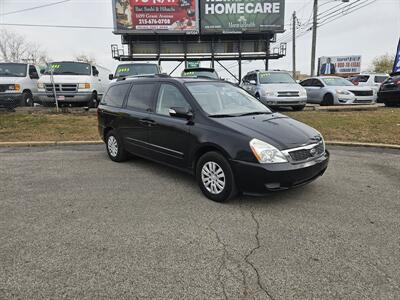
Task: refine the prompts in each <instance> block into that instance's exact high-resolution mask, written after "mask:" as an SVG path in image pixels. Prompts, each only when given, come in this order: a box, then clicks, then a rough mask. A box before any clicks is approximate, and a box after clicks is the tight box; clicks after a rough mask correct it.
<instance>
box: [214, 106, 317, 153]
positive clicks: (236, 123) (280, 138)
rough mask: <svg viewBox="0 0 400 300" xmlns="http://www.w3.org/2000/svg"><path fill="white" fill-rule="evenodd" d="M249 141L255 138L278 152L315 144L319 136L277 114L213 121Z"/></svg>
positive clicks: (302, 125) (315, 131) (301, 124)
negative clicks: (245, 137)
mask: <svg viewBox="0 0 400 300" xmlns="http://www.w3.org/2000/svg"><path fill="white" fill-rule="evenodd" d="M215 121H217V122H218V123H220V124H222V125H225V126H226V127H229V128H230V129H233V130H235V131H237V132H239V133H241V134H243V135H246V136H248V137H249V140H251V139H253V138H256V139H259V140H261V141H264V142H267V143H269V144H271V145H273V146H274V147H276V148H278V149H279V150H285V149H291V148H296V147H301V146H305V145H308V144H313V143H316V142H317V141H318V140H319V139H318V136H319V135H320V134H319V132H318V131H317V130H315V129H314V128H312V127H310V126H308V125H306V124H304V123H301V122H299V121H296V120H294V119H291V118H289V117H287V116H285V115H282V114H279V113H273V114H269V115H267V114H265V115H253V116H243V117H231V118H220V119H215Z"/></svg>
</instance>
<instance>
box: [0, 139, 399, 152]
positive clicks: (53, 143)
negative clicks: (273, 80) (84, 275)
mask: <svg viewBox="0 0 400 300" xmlns="http://www.w3.org/2000/svg"><path fill="white" fill-rule="evenodd" d="M103 143H104V142H103V141H101V140H97V141H43V142H40V141H33V142H0V148H1V147H41V146H74V145H101V144H103ZM325 143H326V145H329V146H347V147H368V148H383V149H396V150H400V145H392V144H379V143H358V142H340V141H325Z"/></svg>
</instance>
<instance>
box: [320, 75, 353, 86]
mask: <svg viewBox="0 0 400 300" xmlns="http://www.w3.org/2000/svg"><path fill="white" fill-rule="evenodd" d="M321 80H322V81H323V82H324V83H325V84H326V85H327V86H353V85H354V84H353V83H352V82H350V81H348V80H346V79H343V78H339V77H326V78H321Z"/></svg>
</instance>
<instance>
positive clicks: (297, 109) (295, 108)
mask: <svg viewBox="0 0 400 300" xmlns="http://www.w3.org/2000/svg"><path fill="white" fill-rule="evenodd" d="M304 107H306V106H305V105H297V106H292V109H293V110H294V111H301V110H303V109H304Z"/></svg>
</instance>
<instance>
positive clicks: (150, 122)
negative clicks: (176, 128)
mask: <svg viewBox="0 0 400 300" xmlns="http://www.w3.org/2000/svg"><path fill="white" fill-rule="evenodd" d="M139 122H140V124H143V125H146V126H149V127H151V126H155V125H156V124H157V123H156V122H155V121H154V120H150V119H140V120H139Z"/></svg>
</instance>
